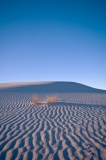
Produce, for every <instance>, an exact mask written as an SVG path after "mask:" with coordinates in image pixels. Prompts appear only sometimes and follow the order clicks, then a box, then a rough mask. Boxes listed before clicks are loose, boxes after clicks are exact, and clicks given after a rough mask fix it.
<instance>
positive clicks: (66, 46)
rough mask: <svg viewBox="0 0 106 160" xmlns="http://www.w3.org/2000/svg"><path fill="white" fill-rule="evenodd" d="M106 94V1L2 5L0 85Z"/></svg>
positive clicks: (10, 1) (4, 0)
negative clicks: (48, 85)
mask: <svg viewBox="0 0 106 160" xmlns="http://www.w3.org/2000/svg"><path fill="white" fill-rule="evenodd" d="M35 81H72V82H78V83H81V84H85V85H88V86H91V87H94V88H100V89H105V90H106V1H105V0H80V1H79V0H23V1H22V0H15V1H14V0H0V83H6V82H35Z"/></svg>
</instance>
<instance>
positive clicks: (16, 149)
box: [0, 91, 106, 160]
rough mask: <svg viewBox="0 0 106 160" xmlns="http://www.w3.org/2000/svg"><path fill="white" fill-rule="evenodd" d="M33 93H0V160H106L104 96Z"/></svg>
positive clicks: (105, 99)
mask: <svg viewBox="0 0 106 160" xmlns="http://www.w3.org/2000/svg"><path fill="white" fill-rule="evenodd" d="M33 94H37V93H31V92H30V93H23V92H22V93H21V92H16V91H0V160H4V159H6V160H21V159H24V160H27V159H28V160H31V159H33V160H40V159H43V160H52V159H53V160H58V159H60V160H69V159H71V160H78V159H81V160H87V159H88V160H89V159H91V160H102V159H103V160H106V128H105V127H106V126H105V125H106V94H96V93H94V94H91V93H85V94H84V93H58V94H57V93H56V94H55V93H54V94H55V95H57V96H58V97H59V99H60V102H57V103H55V104H49V105H47V104H41V105H32V104H31V102H30V100H31V96H32V95H33ZM49 94H50V93H49ZM51 94H52V95H53V93H51ZM39 96H40V97H41V101H42V102H43V101H44V99H45V96H46V93H41V94H40V93H39Z"/></svg>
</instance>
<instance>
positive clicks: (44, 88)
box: [0, 82, 106, 93]
mask: <svg viewBox="0 0 106 160" xmlns="http://www.w3.org/2000/svg"><path fill="white" fill-rule="evenodd" d="M0 90H12V91H21V92H63V93H64V92H79V93H80V92H83V93H106V91H105V90H100V89H95V88H92V87H89V86H86V85H83V84H80V83H75V82H50V83H37V84H36V83H35V84H34V83H32V84H31V83H26V84H24V83H23V85H22V84H21V85H18V86H15V85H14V86H9V85H8V86H7V87H1V85H0Z"/></svg>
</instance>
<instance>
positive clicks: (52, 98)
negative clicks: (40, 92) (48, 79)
mask: <svg viewBox="0 0 106 160" xmlns="http://www.w3.org/2000/svg"><path fill="white" fill-rule="evenodd" d="M57 101H58V98H57V96H48V97H46V103H55V102H57Z"/></svg>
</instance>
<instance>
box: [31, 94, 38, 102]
mask: <svg viewBox="0 0 106 160" xmlns="http://www.w3.org/2000/svg"><path fill="white" fill-rule="evenodd" d="M31 102H32V103H33V104H38V103H40V99H39V96H36V95H34V96H32V99H31Z"/></svg>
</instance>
